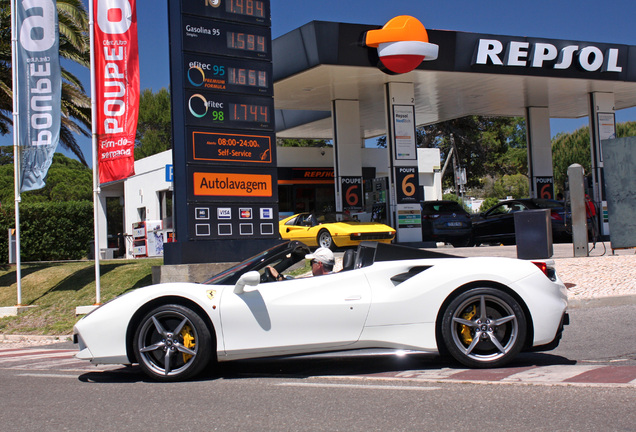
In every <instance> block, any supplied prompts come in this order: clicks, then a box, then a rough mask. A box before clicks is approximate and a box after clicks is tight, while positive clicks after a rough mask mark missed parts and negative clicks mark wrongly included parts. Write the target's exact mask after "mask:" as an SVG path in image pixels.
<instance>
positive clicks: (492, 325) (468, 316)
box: [441, 288, 527, 368]
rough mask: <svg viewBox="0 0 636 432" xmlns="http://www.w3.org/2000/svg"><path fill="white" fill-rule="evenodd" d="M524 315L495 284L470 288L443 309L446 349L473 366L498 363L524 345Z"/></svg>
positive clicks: (443, 332)
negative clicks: (494, 286)
mask: <svg viewBox="0 0 636 432" xmlns="http://www.w3.org/2000/svg"><path fill="white" fill-rule="evenodd" d="M526 326H527V324H526V317H525V315H524V312H523V310H522V309H521V306H520V305H519V303H518V302H517V301H516V300H515V299H514V298H512V297H511V296H510V295H508V294H506V293H505V292H503V291H501V290H498V289H494V288H473V289H470V290H468V291H466V292H464V293H462V294H460V295H459V296H457V297H456V298H455V299H453V301H451V303H450V304H449V305H448V307H447V308H446V309H445V311H444V314H443V318H442V324H441V333H442V339H443V342H444V346H445V348H446V349H447V350H448V353H449V354H450V355H451V356H452V357H453V358H454V359H455V360H457V361H458V362H460V363H461V364H463V365H465V366H468V367H472V368H488V367H501V366H503V365H504V364H506V363H508V362H509V361H511V360H512V359H513V358H514V357H515V356H516V355H517V354H519V352H520V351H521V348H522V347H523V345H524V342H525V338H526V328H527V327H526Z"/></svg>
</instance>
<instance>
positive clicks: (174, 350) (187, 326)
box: [133, 304, 212, 381]
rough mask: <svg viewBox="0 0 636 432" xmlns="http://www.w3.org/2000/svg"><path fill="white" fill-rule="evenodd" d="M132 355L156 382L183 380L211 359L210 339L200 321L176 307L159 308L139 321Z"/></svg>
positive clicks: (196, 316) (202, 322)
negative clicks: (133, 354)
mask: <svg viewBox="0 0 636 432" xmlns="http://www.w3.org/2000/svg"><path fill="white" fill-rule="evenodd" d="M133 348H134V351H135V356H136V357H137V361H138V362H139V366H140V367H141V369H142V370H143V371H144V373H145V374H146V375H148V376H149V377H151V378H152V379H154V380H157V381H182V380H186V379H188V378H191V377H193V376H195V375H197V374H198V373H200V372H201V371H202V370H203V368H205V367H206V366H207V365H208V363H209V362H210V359H211V357H212V336H211V335H210V330H209V329H208V327H207V325H206V324H205V322H204V321H203V319H202V318H201V317H200V316H199V315H198V314H197V313H196V312H194V311H192V310H191V309H189V308H187V307H185V306H181V305H178V304H167V305H163V306H159V307H157V308H155V309H153V310H152V311H150V312H149V313H147V314H146V315H145V316H144V317H143V319H142V320H141V321H140V322H139V325H138V326H137V329H136V330H135V338H134V340H133Z"/></svg>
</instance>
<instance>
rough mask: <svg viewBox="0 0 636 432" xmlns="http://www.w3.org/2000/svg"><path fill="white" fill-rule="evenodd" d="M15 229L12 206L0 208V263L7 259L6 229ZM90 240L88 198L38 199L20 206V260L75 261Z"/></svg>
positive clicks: (90, 209)
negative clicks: (64, 200) (61, 200)
mask: <svg viewBox="0 0 636 432" xmlns="http://www.w3.org/2000/svg"><path fill="white" fill-rule="evenodd" d="M10 228H15V209H14V207H13V206H7V207H2V209H1V210H0V263H7V262H8V261H9V248H8V235H7V234H8V229H10ZM91 240H93V203H92V202H91V201H66V202H38V203H23V204H21V205H20V250H21V254H20V255H21V258H22V261H25V262H27V261H55V260H76V259H82V258H85V257H86V252H87V246H88V243H89V242H90V241H91Z"/></svg>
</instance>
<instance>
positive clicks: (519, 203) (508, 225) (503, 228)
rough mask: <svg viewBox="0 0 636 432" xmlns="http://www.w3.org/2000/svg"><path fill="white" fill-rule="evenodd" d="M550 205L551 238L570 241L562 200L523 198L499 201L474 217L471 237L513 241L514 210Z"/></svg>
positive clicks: (478, 240)
mask: <svg viewBox="0 0 636 432" xmlns="http://www.w3.org/2000/svg"><path fill="white" fill-rule="evenodd" d="M537 209H549V210H550V220H551V222H552V240H553V241H554V242H570V241H572V227H571V226H570V225H569V224H568V222H569V221H571V220H572V218H571V216H570V214H569V211H568V210H566V209H565V207H564V205H563V202H561V201H555V200H548V199H536V198H524V199H515V200H507V201H502V202H500V203H499V204H497V205H495V206H493V207H491V208H490V209H488V210H486V211H485V212H483V213H480V214H479V215H476V216H474V217H473V241H474V242H475V244H477V245H479V244H505V245H513V244H515V242H516V238H515V215H514V214H515V213H516V212H520V211H525V210H537Z"/></svg>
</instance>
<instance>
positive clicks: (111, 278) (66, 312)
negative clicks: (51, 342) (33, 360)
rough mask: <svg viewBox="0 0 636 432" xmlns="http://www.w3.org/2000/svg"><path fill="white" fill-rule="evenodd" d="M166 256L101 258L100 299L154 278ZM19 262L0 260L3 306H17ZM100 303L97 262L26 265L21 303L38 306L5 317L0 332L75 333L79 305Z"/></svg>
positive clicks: (23, 266) (0, 324)
mask: <svg viewBox="0 0 636 432" xmlns="http://www.w3.org/2000/svg"><path fill="white" fill-rule="evenodd" d="M162 264H163V259H162V258H150V259H138V260H113V261H101V265H100V273H101V278H100V282H101V284H100V291H101V302H102V303H105V302H107V301H108V300H110V299H112V298H114V297H116V296H118V295H120V294H123V293H125V292H126V291H130V290H132V289H135V288H140V287H143V286H147V285H150V284H151V283H152V280H151V279H152V276H151V272H152V267H153V266H158V265H162ZM16 301H17V283H16V267H15V266H14V265H0V306H15V304H16ZM94 303H95V264H94V262H93V261H79V262H68V263H33V264H23V265H22V304H23V305H25V306H32V305H33V306H36V307H34V308H32V309H29V310H28V311H27V312H25V313H21V314H20V315H18V316H13V317H4V318H0V333H4V334H34V335H65V334H71V333H72V331H73V325H74V324H75V322H77V320H78V319H79V317H77V316H75V308H76V307H77V306H87V305H92V304H94Z"/></svg>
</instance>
